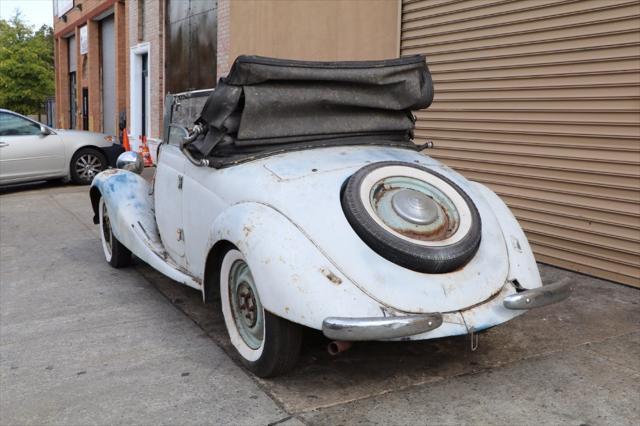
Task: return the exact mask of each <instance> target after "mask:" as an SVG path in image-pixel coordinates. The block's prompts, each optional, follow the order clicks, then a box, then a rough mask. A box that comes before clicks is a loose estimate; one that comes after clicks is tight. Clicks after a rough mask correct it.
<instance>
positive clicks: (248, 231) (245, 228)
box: [242, 225, 253, 238]
mask: <svg viewBox="0 0 640 426" xmlns="http://www.w3.org/2000/svg"><path fill="white" fill-rule="evenodd" d="M252 231H253V226H251V225H245V226H243V227H242V232H244V237H245V238H247V237H248V236H249V234H251V232H252Z"/></svg>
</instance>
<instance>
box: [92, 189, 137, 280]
mask: <svg viewBox="0 0 640 426" xmlns="http://www.w3.org/2000/svg"><path fill="white" fill-rule="evenodd" d="M98 214H99V218H100V240H101V241H102V250H103V252H104V258H105V260H106V261H107V263H109V264H110V265H111V266H113V267H114V268H123V267H125V266H129V265H131V251H129V249H128V248H126V247H125V246H124V245H122V243H121V242H120V241H118V239H117V238H116V236H115V235H113V231H112V229H111V218H110V217H109V211H108V209H107V204H106V203H105V202H104V198H102V197H100V203H99V205H98Z"/></svg>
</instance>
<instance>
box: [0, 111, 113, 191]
mask: <svg viewBox="0 0 640 426" xmlns="http://www.w3.org/2000/svg"><path fill="white" fill-rule="evenodd" d="M122 152H124V149H123V148H122V145H120V144H119V143H117V142H116V138H115V137H114V136H109V135H105V134H102V133H95V132H87V131H82V130H63V129H52V128H50V127H48V126H45V125H44V124H41V123H38V122H37V121H34V120H31V119H30V118H28V117H25V116H23V115H20V114H18V113H15V112H13V111H9V110H6V109H0V185H5V184H12V183H20V182H28V181H36V180H52V179H61V178H62V179H68V178H70V179H71V180H72V181H73V182H74V183H76V184H80V185H86V184H89V183H91V181H92V180H93V178H94V177H95V176H96V175H97V174H98V173H100V172H101V171H102V170H105V169H106V168H107V167H108V166H110V165H111V166H114V165H115V160H116V158H117V157H118V155H120V154H121V153H122Z"/></svg>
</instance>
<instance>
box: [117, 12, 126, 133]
mask: <svg viewBox="0 0 640 426" xmlns="http://www.w3.org/2000/svg"><path fill="white" fill-rule="evenodd" d="M114 8H115V10H114V15H115V18H114V19H115V22H114V24H115V30H116V91H117V93H116V114H118V119H119V118H120V112H122V111H127V110H128V109H129V102H128V99H129V78H128V77H129V38H128V37H129V35H128V34H127V19H128V16H127V10H128V7H127V5H126V4H125V3H120V2H116V3H115V4H114ZM127 126H128V124H127ZM118 131H119V129H118ZM121 136H122V135H118V137H121Z"/></svg>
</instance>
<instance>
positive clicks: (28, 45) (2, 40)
mask: <svg viewBox="0 0 640 426" xmlns="http://www.w3.org/2000/svg"><path fill="white" fill-rule="evenodd" d="M54 80H55V73H54V62H53V30H52V28H51V27H49V26H48V25H43V26H42V27H41V28H40V29H38V30H37V31H34V30H33V27H31V26H30V25H27V24H26V23H25V21H24V20H23V19H22V16H21V15H20V12H19V11H16V13H15V15H14V16H13V17H12V18H11V19H9V20H8V21H7V20H4V19H0V108H7V109H10V110H12V111H16V112H19V113H21V114H35V113H38V112H40V111H42V105H43V103H44V101H45V100H46V99H47V98H48V97H49V96H53V94H54V92H55V85H54Z"/></svg>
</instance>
